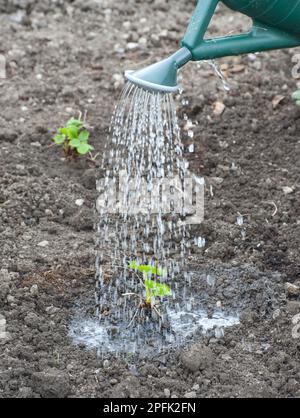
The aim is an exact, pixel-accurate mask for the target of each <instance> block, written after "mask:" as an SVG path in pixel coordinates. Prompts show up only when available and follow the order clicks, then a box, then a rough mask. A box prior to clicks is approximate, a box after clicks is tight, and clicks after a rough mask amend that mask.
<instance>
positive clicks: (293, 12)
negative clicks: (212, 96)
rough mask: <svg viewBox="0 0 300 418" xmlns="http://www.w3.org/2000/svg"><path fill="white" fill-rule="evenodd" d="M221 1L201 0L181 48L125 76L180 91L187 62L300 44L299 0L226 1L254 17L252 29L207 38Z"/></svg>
mask: <svg viewBox="0 0 300 418" xmlns="http://www.w3.org/2000/svg"><path fill="white" fill-rule="evenodd" d="M219 2H220V0H198V4H197V7H196V10H195V12H194V14H193V16H192V18H191V21H190V23H189V26H188V29H187V32H186V34H185V36H184V38H183V40H182V43H181V46H182V48H181V49H179V50H178V51H177V52H176V53H175V54H173V55H172V56H171V57H169V58H167V59H165V60H163V61H161V62H159V63H157V64H154V65H151V66H149V67H147V68H145V69H143V70H140V71H136V72H132V71H127V72H126V73H125V76H126V78H127V79H128V80H129V81H131V82H133V83H134V84H136V85H138V86H140V87H142V88H145V89H148V90H152V91H153V90H154V91H162V92H174V91H177V90H178V85H177V70H178V69H179V68H181V67H182V66H183V65H185V64H186V63H187V62H188V61H191V60H193V61H200V60H209V59H214V58H221V57H225V56H231V55H241V54H248V53H255V52H261V51H269V50H273V49H281V48H293V47H296V46H300V23H299V22H300V0H289V2H287V1H286V0H276V1H273V0H260V1H259V2H257V1H255V2H253V1H250V0H223V3H225V4H226V5H227V6H228V7H230V8H231V9H233V10H236V11H239V12H242V13H244V14H246V15H247V16H249V17H251V18H252V20H253V27H252V30H251V31H250V32H247V33H244V34H240V35H232V36H225V37H220V38H214V39H205V38H204V37H205V34H206V32H207V29H208V26H209V23H210V21H211V19H212V17H213V15H214V13H215V10H216V8H217V5H218V4H219ZM278 22H279V23H278Z"/></svg>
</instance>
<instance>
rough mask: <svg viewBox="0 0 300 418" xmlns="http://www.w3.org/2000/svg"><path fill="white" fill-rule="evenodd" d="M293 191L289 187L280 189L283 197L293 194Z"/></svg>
mask: <svg viewBox="0 0 300 418" xmlns="http://www.w3.org/2000/svg"><path fill="white" fill-rule="evenodd" d="M294 190H295V189H294V188H293V187H289V186H285V187H283V188H282V191H283V193H284V194H285V195H288V194H292V193H294Z"/></svg>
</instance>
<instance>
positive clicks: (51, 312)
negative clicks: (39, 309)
mask: <svg viewBox="0 0 300 418" xmlns="http://www.w3.org/2000/svg"><path fill="white" fill-rule="evenodd" d="M45 311H46V313H47V314H48V315H55V314H56V313H57V312H59V311H60V309H59V308H56V307H55V306H48V307H47V308H46V309H45Z"/></svg>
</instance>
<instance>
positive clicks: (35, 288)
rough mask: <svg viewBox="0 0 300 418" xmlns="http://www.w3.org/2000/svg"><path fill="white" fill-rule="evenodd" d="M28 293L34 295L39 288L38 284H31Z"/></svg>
mask: <svg viewBox="0 0 300 418" xmlns="http://www.w3.org/2000/svg"><path fill="white" fill-rule="evenodd" d="M30 293H31V294H32V295H33V296H36V295H37V294H38V293H39V288H38V285H37V284H34V285H32V286H31V288H30Z"/></svg>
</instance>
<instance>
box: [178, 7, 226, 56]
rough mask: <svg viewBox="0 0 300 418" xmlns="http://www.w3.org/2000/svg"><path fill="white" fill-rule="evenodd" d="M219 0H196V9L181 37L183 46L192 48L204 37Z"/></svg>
mask: <svg viewBox="0 0 300 418" xmlns="http://www.w3.org/2000/svg"><path fill="white" fill-rule="evenodd" d="M219 1H220V0H198V3H197V6H196V9H195V11H194V13H193V15H192V18H191V21H190V23H189V26H188V28H187V31H186V34H185V37H184V39H183V46H185V47H187V48H189V49H190V50H192V49H193V46H194V45H198V44H199V42H201V41H202V40H203V38H204V35H205V33H206V31H207V28H208V26H209V24H210V22H211V19H212V17H213V15H214V13H215V11H216V8H217V5H218V3H219Z"/></svg>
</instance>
